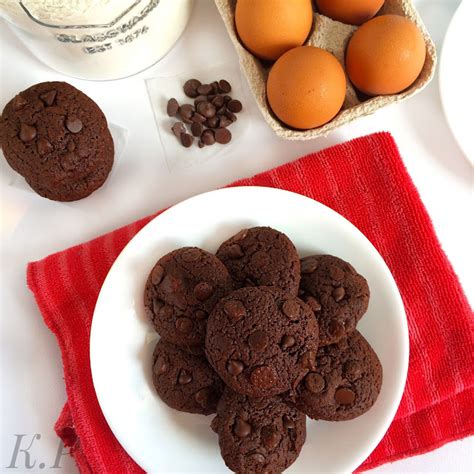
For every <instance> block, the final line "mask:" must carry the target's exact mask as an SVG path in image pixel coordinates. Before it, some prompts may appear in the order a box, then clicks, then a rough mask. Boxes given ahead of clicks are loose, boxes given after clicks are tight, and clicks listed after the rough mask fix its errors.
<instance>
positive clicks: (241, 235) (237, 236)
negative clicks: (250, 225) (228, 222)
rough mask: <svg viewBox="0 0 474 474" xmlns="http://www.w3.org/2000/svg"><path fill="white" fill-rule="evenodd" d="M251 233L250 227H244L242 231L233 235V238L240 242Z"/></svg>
mask: <svg viewBox="0 0 474 474" xmlns="http://www.w3.org/2000/svg"><path fill="white" fill-rule="evenodd" d="M248 233H249V230H248V229H242V230H241V231H239V232H237V234H235V235H234V237H232V240H233V241H234V242H240V241H241V240H244V239H245V238H246V237H247V235H248Z"/></svg>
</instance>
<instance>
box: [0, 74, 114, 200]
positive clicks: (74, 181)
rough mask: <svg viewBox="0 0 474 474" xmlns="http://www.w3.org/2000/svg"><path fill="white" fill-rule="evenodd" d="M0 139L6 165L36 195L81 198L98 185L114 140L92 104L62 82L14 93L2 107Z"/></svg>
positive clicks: (111, 157)
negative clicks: (23, 180) (21, 178)
mask: <svg viewBox="0 0 474 474" xmlns="http://www.w3.org/2000/svg"><path fill="white" fill-rule="evenodd" d="M0 143H1V146H2V149H3V153H4V155H5V158H6V160H7V161H8V164H9V165H10V166H11V167H12V168H13V169H14V170H15V171H16V172H17V173H19V174H21V175H22V176H23V177H24V178H25V180H26V182H27V183H28V184H29V185H30V186H31V187H32V188H33V190H34V191H35V192H36V193H38V194H39V195H41V196H43V197H46V198H48V199H53V200H56V201H75V200H77V199H82V198H84V197H86V196H88V195H89V194H91V193H92V192H93V191H95V190H96V189H97V188H99V187H100V186H102V184H104V181H105V180H106V178H107V176H108V174H109V172H110V170H111V169H112V164H113V161H114V143H113V140H112V136H111V134H110V131H109V129H108V126H107V120H106V118H105V116H104V114H103V113H102V111H101V110H100V109H99V107H98V106H97V104H96V103H95V102H94V101H93V100H92V99H90V98H89V97H87V96H86V95H85V94H83V93H82V92H81V91H79V90H77V89H76V88H75V87H73V86H71V85H69V84H67V83H66V82H43V83H41V84H36V85H34V86H31V87H30V88H28V89H26V90H24V91H23V92H20V93H19V94H18V95H17V96H15V97H14V98H13V99H12V100H11V101H10V102H8V104H7V105H6V106H5V109H4V110H3V114H2V117H1V120H0Z"/></svg>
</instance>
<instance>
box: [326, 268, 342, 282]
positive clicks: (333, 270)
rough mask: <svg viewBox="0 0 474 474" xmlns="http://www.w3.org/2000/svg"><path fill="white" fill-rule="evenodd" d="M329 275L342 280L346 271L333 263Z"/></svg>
mask: <svg viewBox="0 0 474 474" xmlns="http://www.w3.org/2000/svg"><path fill="white" fill-rule="evenodd" d="M329 276H330V277H331V278H332V279H333V280H337V281H339V280H342V279H343V278H344V271H343V270H342V269H340V268H339V267H336V265H331V266H330V267H329Z"/></svg>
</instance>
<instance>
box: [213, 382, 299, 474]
mask: <svg viewBox="0 0 474 474" xmlns="http://www.w3.org/2000/svg"><path fill="white" fill-rule="evenodd" d="M213 427H214V429H215V430H216V431H217V433H218V435H219V446H220V448H221V454H222V457H223V459H224V461H225V463H226V465H227V467H228V468H229V469H231V470H232V471H234V472H237V473H239V474H259V473H262V474H263V473H268V474H277V473H278V474H279V473H281V472H283V471H284V470H285V469H286V468H288V467H289V466H290V465H291V464H293V462H294V461H295V460H296V458H297V457H298V455H299V453H300V451H301V448H302V447H303V444H304V442H305V439H306V418H305V416H304V415H303V414H302V413H301V412H299V411H298V410H296V409H295V408H293V407H290V406H288V405H286V404H285V403H283V402H282V400H281V399H280V397H278V396H277V397H272V398H268V397H266V398H249V397H247V396H245V395H239V394H237V393H235V392H232V391H231V390H229V389H228V388H227V389H226V390H225V391H224V395H223V396H222V398H221V399H220V401H219V403H218V405H217V417H216V418H215V421H213Z"/></svg>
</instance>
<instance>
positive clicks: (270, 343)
mask: <svg viewBox="0 0 474 474" xmlns="http://www.w3.org/2000/svg"><path fill="white" fill-rule="evenodd" d="M317 348H318V324H317V321H316V318H315V317H314V314H313V312H312V311H311V310H310V308H309V307H308V306H307V305H306V304H305V303H303V301H301V300H300V299H298V298H296V297H294V296H291V295H288V294H286V293H285V292H284V291H283V290H280V289H279V288H276V287H249V288H241V289H239V290H237V291H234V292H233V293H230V294H229V295H227V296H225V297H224V298H223V299H222V300H221V301H219V303H217V305H216V307H215V308H214V310H213V311H212V313H211V315H210V316H209V320H208V324H207V335H206V354H207V357H208V360H209V362H210V363H211V365H212V366H213V367H214V369H215V370H216V371H217V373H218V374H219V375H220V376H221V378H222V379H223V380H224V382H225V383H226V384H227V385H228V386H229V387H231V388H232V389H233V390H235V391H237V392H239V393H243V394H246V395H249V396H254V397H262V396H271V395H275V394H278V393H282V392H284V391H286V390H289V389H292V388H295V387H296V385H298V383H299V382H300V380H301V379H302V378H303V377H304V376H305V375H306V374H307V373H308V372H309V371H310V370H311V369H312V368H313V367H314V356H315V354H316V350H317Z"/></svg>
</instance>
